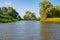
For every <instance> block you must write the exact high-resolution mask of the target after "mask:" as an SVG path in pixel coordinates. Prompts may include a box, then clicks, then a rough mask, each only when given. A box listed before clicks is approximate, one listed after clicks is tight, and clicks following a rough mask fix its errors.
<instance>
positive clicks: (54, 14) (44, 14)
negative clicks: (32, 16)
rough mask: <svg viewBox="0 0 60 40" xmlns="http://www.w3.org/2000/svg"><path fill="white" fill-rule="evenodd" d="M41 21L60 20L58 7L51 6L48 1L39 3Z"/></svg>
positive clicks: (59, 8) (59, 7)
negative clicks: (48, 19)
mask: <svg viewBox="0 0 60 40" xmlns="http://www.w3.org/2000/svg"><path fill="white" fill-rule="evenodd" d="M40 7H41V9H40V15H41V19H43V20H45V19H46V18H60V6H58V5H57V6H53V5H52V4H51V3H50V2H49V1H47V0H44V1H42V2H41V3H40Z"/></svg>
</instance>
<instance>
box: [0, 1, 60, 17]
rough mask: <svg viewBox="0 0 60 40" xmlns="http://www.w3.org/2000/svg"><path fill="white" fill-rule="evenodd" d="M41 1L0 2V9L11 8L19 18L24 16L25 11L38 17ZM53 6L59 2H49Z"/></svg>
mask: <svg viewBox="0 0 60 40" xmlns="http://www.w3.org/2000/svg"><path fill="white" fill-rule="evenodd" d="M41 1H42V0H0V7H2V6H7V7H8V6H11V7H13V8H14V9H15V10H16V11H17V12H18V13H19V15H20V16H21V17H23V15H24V14H25V11H32V12H35V14H36V16H37V17H39V16H40V15H39V9H40V8H39V2H41ZM49 1H50V2H51V3H52V4H53V5H60V0H49Z"/></svg>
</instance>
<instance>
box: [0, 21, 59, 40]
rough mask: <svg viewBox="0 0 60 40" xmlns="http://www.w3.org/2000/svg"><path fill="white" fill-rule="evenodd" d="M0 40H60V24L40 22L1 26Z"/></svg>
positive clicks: (22, 22) (23, 22) (21, 22)
mask: <svg viewBox="0 0 60 40" xmlns="http://www.w3.org/2000/svg"><path fill="white" fill-rule="evenodd" d="M0 40H60V24H57V23H41V22H39V21H20V22H15V23H5V24H0Z"/></svg>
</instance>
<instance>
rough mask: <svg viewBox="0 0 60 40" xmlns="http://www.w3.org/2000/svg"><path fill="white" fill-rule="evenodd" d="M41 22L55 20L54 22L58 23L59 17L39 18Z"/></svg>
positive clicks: (59, 21)
mask: <svg viewBox="0 0 60 40" xmlns="http://www.w3.org/2000/svg"><path fill="white" fill-rule="evenodd" d="M41 22H56V23H60V18H46V19H45V20H41Z"/></svg>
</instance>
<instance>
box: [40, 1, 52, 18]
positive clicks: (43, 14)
mask: <svg viewBox="0 0 60 40" xmlns="http://www.w3.org/2000/svg"><path fill="white" fill-rule="evenodd" d="M39 6H40V7H41V8H40V15H41V19H46V17H47V12H46V10H47V9H48V8H49V7H51V6H52V4H51V3H50V2H49V1H48V0H43V1H42V2H40V4H39Z"/></svg>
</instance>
